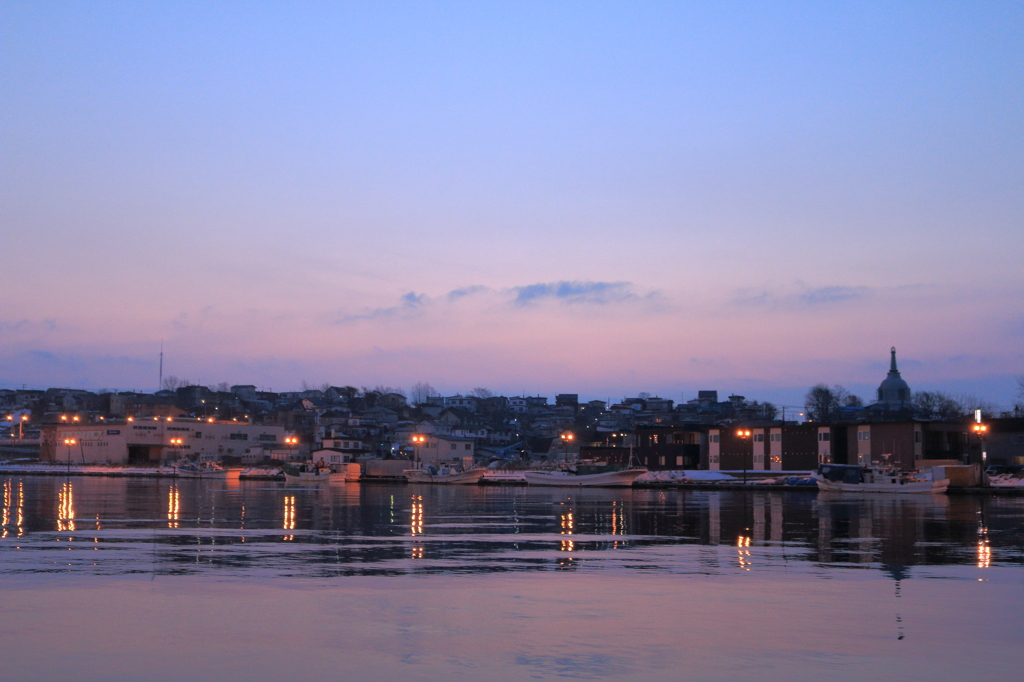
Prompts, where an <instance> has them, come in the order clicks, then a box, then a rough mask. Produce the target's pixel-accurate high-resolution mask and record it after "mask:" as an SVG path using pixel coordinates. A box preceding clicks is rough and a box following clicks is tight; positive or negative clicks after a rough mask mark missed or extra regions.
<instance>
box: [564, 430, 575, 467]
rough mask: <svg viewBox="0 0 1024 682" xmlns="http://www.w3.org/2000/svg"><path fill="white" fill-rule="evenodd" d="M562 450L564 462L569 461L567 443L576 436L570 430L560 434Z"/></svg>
mask: <svg viewBox="0 0 1024 682" xmlns="http://www.w3.org/2000/svg"><path fill="white" fill-rule="evenodd" d="M561 438H562V452H563V458H564V459H565V461H566V462H568V461H569V443H571V442H572V441H573V440H575V439H576V436H575V435H574V434H573V433H572V432H571V431H566V432H565V433H563V434H562V436H561Z"/></svg>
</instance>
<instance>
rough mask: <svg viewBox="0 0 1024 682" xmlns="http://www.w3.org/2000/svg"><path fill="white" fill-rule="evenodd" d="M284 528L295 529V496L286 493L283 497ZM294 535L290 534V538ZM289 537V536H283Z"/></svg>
mask: <svg viewBox="0 0 1024 682" xmlns="http://www.w3.org/2000/svg"><path fill="white" fill-rule="evenodd" d="M283 528H284V529H285V530H295V496H294V495H286V496H285V498H284V526H283ZM294 537H295V536H294V535H292V536H291V538H294ZM285 539H286V540H287V539H290V538H285Z"/></svg>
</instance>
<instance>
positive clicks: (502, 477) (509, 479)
mask: <svg viewBox="0 0 1024 682" xmlns="http://www.w3.org/2000/svg"><path fill="white" fill-rule="evenodd" d="M480 483H482V484H484V485H526V472H525V471H514V470H512V471H510V470H507V469H488V470H487V471H485V472H484V475H483V478H481V479H480Z"/></svg>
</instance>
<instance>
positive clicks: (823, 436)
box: [818, 432, 832, 443]
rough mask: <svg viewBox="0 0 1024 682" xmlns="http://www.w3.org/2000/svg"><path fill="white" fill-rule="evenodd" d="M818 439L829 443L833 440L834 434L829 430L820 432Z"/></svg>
mask: <svg viewBox="0 0 1024 682" xmlns="http://www.w3.org/2000/svg"><path fill="white" fill-rule="evenodd" d="M818 440H819V441H821V442H822V443H828V442H829V441H831V440H832V434H831V433H827V432H826V433H819V434H818Z"/></svg>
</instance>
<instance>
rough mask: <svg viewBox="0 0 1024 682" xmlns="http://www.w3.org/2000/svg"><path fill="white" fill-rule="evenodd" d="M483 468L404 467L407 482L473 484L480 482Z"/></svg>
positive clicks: (444, 466)
mask: <svg viewBox="0 0 1024 682" xmlns="http://www.w3.org/2000/svg"><path fill="white" fill-rule="evenodd" d="M484 471H486V470H485V469H483V468H482V467H477V468H473V469H466V470H462V469H460V468H458V467H453V466H446V465H442V466H428V467H425V468H423V469H406V470H405V475H406V477H407V478H408V479H409V483H447V484H460V485H473V484H476V483H479V482H480V479H481V478H482V477H483V475H484Z"/></svg>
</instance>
